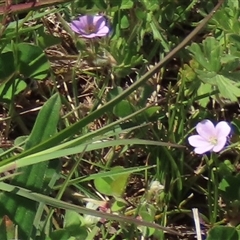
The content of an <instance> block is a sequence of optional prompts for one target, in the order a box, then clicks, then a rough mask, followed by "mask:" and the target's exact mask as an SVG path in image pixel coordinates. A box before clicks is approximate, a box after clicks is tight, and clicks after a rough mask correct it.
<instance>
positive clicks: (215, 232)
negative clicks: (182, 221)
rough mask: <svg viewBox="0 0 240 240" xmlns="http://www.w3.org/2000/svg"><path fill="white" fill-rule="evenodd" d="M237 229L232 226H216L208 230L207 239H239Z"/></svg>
mask: <svg viewBox="0 0 240 240" xmlns="http://www.w3.org/2000/svg"><path fill="white" fill-rule="evenodd" d="M239 236H240V235H239V231H236V230H235V229H234V228H232V227H223V226H217V227H214V228H213V229H211V230H210V231H209V235H208V237H207V240H214V239H226V240H235V239H239Z"/></svg>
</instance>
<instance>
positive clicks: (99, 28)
mask: <svg viewBox="0 0 240 240" xmlns="http://www.w3.org/2000/svg"><path fill="white" fill-rule="evenodd" d="M70 27H71V29H72V30H73V31H74V32H76V33H77V34H79V35H81V36H82V37H84V38H95V37H103V36H106V35H107V34H108V33H109V31H110V28H109V25H108V23H107V19H106V18H105V17H104V16H93V15H84V16H81V17H79V19H78V20H73V21H72V22H71V24H70Z"/></svg>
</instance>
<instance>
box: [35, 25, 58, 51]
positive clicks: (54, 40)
mask: <svg viewBox="0 0 240 240" xmlns="http://www.w3.org/2000/svg"><path fill="white" fill-rule="evenodd" d="M39 35H40V36H39V37H38V38H37V42H38V45H39V47H41V48H42V49H46V48H48V47H50V46H53V45H56V44H60V43H61V39H60V38H59V37H55V36H53V35H50V34H46V33H45V32H44V31H43V28H42V29H41V31H40V30H39Z"/></svg>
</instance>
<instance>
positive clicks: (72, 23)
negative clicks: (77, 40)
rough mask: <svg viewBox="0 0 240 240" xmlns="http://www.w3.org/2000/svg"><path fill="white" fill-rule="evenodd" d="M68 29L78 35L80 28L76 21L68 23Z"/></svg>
mask: <svg viewBox="0 0 240 240" xmlns="http://www.w3.org/2000/svg"><path fill="white" fill-rule="evenodd" d="M70 28H71V29H72V30H73V31H74V32H76V33H79V29H81V27H80V22H79V21H77V20H75V21H72V22H71V23H70Z"/></svg>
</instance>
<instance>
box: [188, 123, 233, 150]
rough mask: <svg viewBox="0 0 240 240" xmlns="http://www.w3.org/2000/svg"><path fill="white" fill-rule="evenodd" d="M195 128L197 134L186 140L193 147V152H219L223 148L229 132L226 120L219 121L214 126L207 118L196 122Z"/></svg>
mask: <svg viewBox="0 0 240 240" xmlns="http://www.w3.org/2000/svg"><path fill="white" fill-rule="evenodd" d="M196 130H197V133H198V135H193V136H190V137H189V138H188V142H189V144H190V145H191V146H193V147H195V149H194V152H195V153H198V154H203V153H206V152H208V151H213V152H220V151H221V150H222V149H223V148H224V146H225V144H226V142H227V140H228V139H227V137H228V135H229V134H230V132H231V128H230V126H229V125H228V123H227V122H225V121H221V122H219V123H218V124H217V125H216V126H214V125H213V123H212V122H211V121H210V120H208V119H206V120H203V121H201V122H200V123H198V124H197V126H196Z"/></svg>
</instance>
